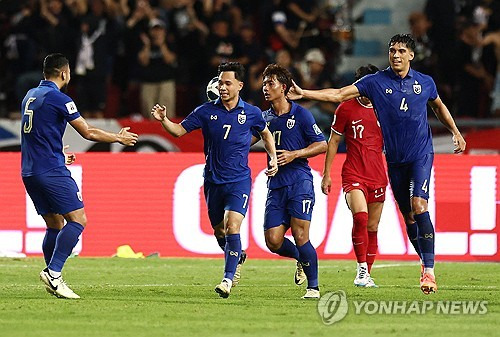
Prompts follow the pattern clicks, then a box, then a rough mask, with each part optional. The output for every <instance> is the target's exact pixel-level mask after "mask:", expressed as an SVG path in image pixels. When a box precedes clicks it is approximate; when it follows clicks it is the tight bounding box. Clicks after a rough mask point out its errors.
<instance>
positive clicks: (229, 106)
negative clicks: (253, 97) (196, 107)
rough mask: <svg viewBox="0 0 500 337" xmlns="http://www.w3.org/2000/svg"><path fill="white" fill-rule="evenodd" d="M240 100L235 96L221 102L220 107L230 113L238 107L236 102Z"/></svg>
mask: <svg viewBox="0 0 500 337" xmlns="http://www.w3.org/2000/svg"><path fill="white" fill-rule="evenodd" d="M239 100H240V96H236V97H235V98H233V99H231V100H229V101H222V105H224V107H225V108H226V110H228V111H230V110H232V109H234V108H236V106H237V105H238V102H239Z"/></svg>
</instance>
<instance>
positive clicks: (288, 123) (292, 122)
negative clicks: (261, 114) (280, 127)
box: [286, 116, 295, 129]
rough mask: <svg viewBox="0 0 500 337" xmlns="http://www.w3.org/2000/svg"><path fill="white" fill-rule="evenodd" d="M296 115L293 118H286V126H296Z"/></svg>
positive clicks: (290, 127)
mask: <svg viewBox="0 0 500 337" xmlns="http://www.w3.org/2000/svg"><path fill="white" fill-rule="evenodd" d="M294 117H295V116H293V117H292V118H288V119H287V120H286V127H287V128H289V129H292V128H293V127H294V126H295V119H294Z"/></svg>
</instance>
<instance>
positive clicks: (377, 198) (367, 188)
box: [342, 180, 386, 204]
mask: <svg viewBox="0 0 500 337" xmlns="http://www.w3.org/2000/svg"><path fill="white" fill-rule="evenodd" d="M385 188H386V186H377V185H372V184H367V183H364V182H362V181H359V182H356V181H354V180H352V181H342V189H343V190H344V193H349V192H351V191H352V190H360V191H361V192H363V194H364V195H365V198H366V203H367V204H371V203H372V202H384V201H385Z"/></svg>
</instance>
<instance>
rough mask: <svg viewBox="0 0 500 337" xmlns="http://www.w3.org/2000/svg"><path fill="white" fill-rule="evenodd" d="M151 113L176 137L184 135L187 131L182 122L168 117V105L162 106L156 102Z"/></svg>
mask: <svg viewBox="0 0 500 337" xmlns="http://www.w3.org/2000/svg"><path fill="white" fill-rule="evenodd" d="M151 115H153V117H154V118H155V119H156V120H157V121H160V122H161V125H162V126H163V128H164V129H165V131H167V132H168V133H170V134H171V135H172V136H174V137H181V136H184V135H185V134H186V133H187V131H186V129H184V127H183V126H182V125H181V124H180V123H174V122H172V121H171V120H170V119H168V117H167V107H166V106H160V105H159V104H156V105H155V106H154V107H153V108H152V109H151Z"/></svg>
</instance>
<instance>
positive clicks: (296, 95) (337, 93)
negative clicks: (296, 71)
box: [287, 82, 361, 103]
mask: <svg viewBox="0 0 500 337" xmlns="http://www.w3.org/2000/svg"><path fill="white" fill-rule="evenodd" d="M359 96H361V95H360V93H359V90H358V88H357V87H356V86H355V85H354V84H351V85H348V86H346V87H342V88H340V89H333V88H329V89H320V90H306V89H302V88H301V87H299V86H298V85H297V83H295V82H293V86H292V87H291V88H290V91H289V92H288V95H287V97H288V98H289V99H292V100H297V99H301V98H305V99H312V100H315V101H323V102H332V103H340V102H344V101H347V100H350V99H352V98H356V97H359Z"/></svg>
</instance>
